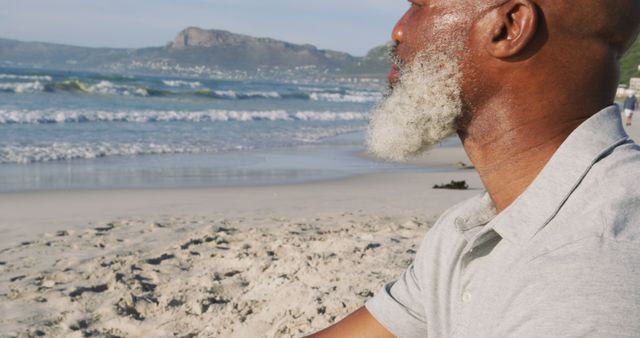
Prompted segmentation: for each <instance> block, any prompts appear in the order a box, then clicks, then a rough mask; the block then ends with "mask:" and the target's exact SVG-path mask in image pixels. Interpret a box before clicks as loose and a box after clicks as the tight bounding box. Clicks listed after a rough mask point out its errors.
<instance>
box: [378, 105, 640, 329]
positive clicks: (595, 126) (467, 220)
mask: <svg viewBox="0 0 640 338" xmlns="http://www.w3.org/2000/svg"><path fill="white" fill-rule="evenodd" d="M639 173H640V146H638V145H637V144H635V143H634V142H633V141H632V140H630V139H629V137H628V136H627V135H626V133H625V131H624V129H623V127H622V123H621V118H620V111H619V109H618V108H617V107H616V106H611V107H608V108H606V109H604V110H603V111H601V112H599V113H598V114H596V115H594V116H593V117H592V118H590V119H589V120H587V121H586V122H585V123H583V124H582V125H581V126H580V127H579V128H578V129H576V130H575V131H574V132H573V133H572V134H571V135H570V136H569V138H568V139H567V140H566V141H565V142H564V143H563V144H562V146H561V147H560V148H559V149H558V151H557V152H556V153H555V155H554V156H553V157H552V158H551V160H550V161H549V163H548V164H547V165H546V167H545V168H544V169H543V171H542V172H541V173H540V174H539V176H538V177H537V178H536V179H535V180H534V182H533V183H532V184H531V185H530V186H529V188H528V189H527V190H526V191H525V192H524V193H523V194H522V195H520V196H519V197H518V199H517V200H516V201H515V202H514V203H513V204H512V205H511V206H509V207H508V208H507V209H506V210H504V211H503V212H501V213H500V214H498V215H496V212H495V208H494V206H493V204H492V202H491V200H490V198H489V197H488V195H486V194H483V195H481V196H478V197H476V198H472V199H470V200H468V201H466V202H463V203H461V204H459V205H457V206H454V207H453V208H451V209H449V210H448V211H447V212H445V213H444V214H443V215H442V216H441V217H440V219H439V220H438V222H437V223H436V224H435V225H434V227H433V228H432V229H431V230H430V231H429V232H428V233H427V235H426V237H425V239H424V240H423V242H422V244H421V247H420V249H419V251H418V253H417V255H416V258H415V261H414V262H413V264H412V265H411V266H410V267H409V268H408V269H407V270H406V271H405V272H404V273H403V274H402V275H401V276H400V278H399V279H398V280H397V281H396V282H394V283H391V284H388V285H387V286H385V287H384V288H383V289H382V290H381V291H380V292H379V293H378V294H376V296H375V297H374V298H372V299H371V300H370V301H369V302H368V303H367V304H366V307H367V309H368V310H369V312H370V313H371V314H372V315H373V316H374V317H375V318H376V319H377V320H378V321H379V322H380V323H381V324H382V325H384V326H385V327H386V328H387V329H388V330H389V331H391V332H392V333H394V334H395V335H396V336H398V337H432V338H446V337H640V180H638V178H637V176H638V175H637V174H639Z"/></svg>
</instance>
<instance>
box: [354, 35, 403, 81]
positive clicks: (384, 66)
mask: <svg viewBox="0 0 640 338" xmlns="http://www.w3.org/2000/svg"><path fill="white" fill-rule="evenodd" d="M391 46H392V44H391V42H389V43H388V44H385V45H382V46H378V47H375V48H373V49H371V50H369V52H368V53H367V55H365V56H364V57H363V58H360V59H358V60H356V61H355V62H353V63H351V65H349V66H347V67H345V69H344V73H345V74H361V75H362V74H367V75H369V76H372V77H380V76H382V77H384V76H386V74H387V73H388V72H389V69H390V68H391V62H390V61H389V50H390V49H391Z"/></svg>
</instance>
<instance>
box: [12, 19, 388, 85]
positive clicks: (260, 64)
mask: <svg viewBox="0 0 640 338" xmlns="http://www.w3.org/2000/svg"><path fill="white" fill-rule="evenodd" d="M374 51H375V53H374V54H375V55H372V56H370V55H367V56H366V57H364V58H360V57H355V56H352V55H349V54H347V53H342V52H336V51H332V50H323V49H318V48H316V47H315V46H312V45H309V44H304V45H299V44H293V43H289V42H285V41H279V40H275V39H270V38H256V37H251V36H248V35H241V34H234V33H231V32H227V31H222V30H204V29H201V28H197V27H189V28H187V29H185V30H183V31H181V32H179V33H178V34H177V36H176V37H175V39H174V40H173V41H171V42H169V43H168V44H167V45H165V46H162V47H151V48H140V49H124V48H87V47H77V46H68V45H60V44H51V43H41V42H21V41H16V40H7V39H0V65H4V66H14V67H39V68H52V69H72V70H93V71H103V72H140V73H171V74H176V75H200V76H211V77H217V78H230V79H261V78H264V79H272V78H275V79H280V80H287V79H289V80H291V79H296V78H300V77H306V78H318V77H322V78H324V77H327V76H329V77H340V76H345V75H349V76H356V77H358V76H365V75H366V76H369V75H368V74H373V75H375V76H378V77H381V75H382V74H384V73H385V72H386V69H388V67H387V66H385V65H384V62H383V61H382V60H381V57H382V56H380V55H378V54H380V53H379V52H378V49H374ZM382 54H384V53H382ZM378 67H380V68H385V69H378Z"/></svg>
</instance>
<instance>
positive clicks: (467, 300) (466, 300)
mask: <svg viewBox="0 0 640 338" xmlns="http://www.w3.org/2000/svg"><path fill="white" fill-rule="evenodd" d="M471 298H472V297H471V292H469V291H465V292H464V293H463V294H462V302H464V303H470V302H471Z"/></svg>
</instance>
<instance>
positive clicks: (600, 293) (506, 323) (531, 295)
mask: <svg viewBox="0 0 640 338" xmlns="http://www.w3.org/2000/svg"><path fill="white" fill-rule="evenodd" d="M517 275H518V277H517V278H518V280H519V282H518V283H516V284H517V285H518V287H517V288H514V291H513V292H512V294H511V295H510V297H509V299H510V306H509V307H508V308H507V309H505V310H504V312H503V318H502V320H501V323H502V324H501V325H500V327H499V328H498V331H499V332H496V334H495V336H496V337H567V338H574V337H576V338H577V337H594V338H595V337H611V338H616V337H639V336H640V320H638V318H640V250H639V248H638V244H637V243H631V242H619V241H613V240H606V239H603V238H599V239H593V240H589V241H585V242H582V243H574V244H572V245H569V246H567V247H564V248H562V249H559V250H557V251H554V252H551V253H549V254H546V255H544V256H542V257H539V258H537V259H535V260H533V261H531V262H530V263H529V264H528V265H527V267H526V268H525V269H524V270H523V271H522V272H521V273H518V274H517Z"/></svg>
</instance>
